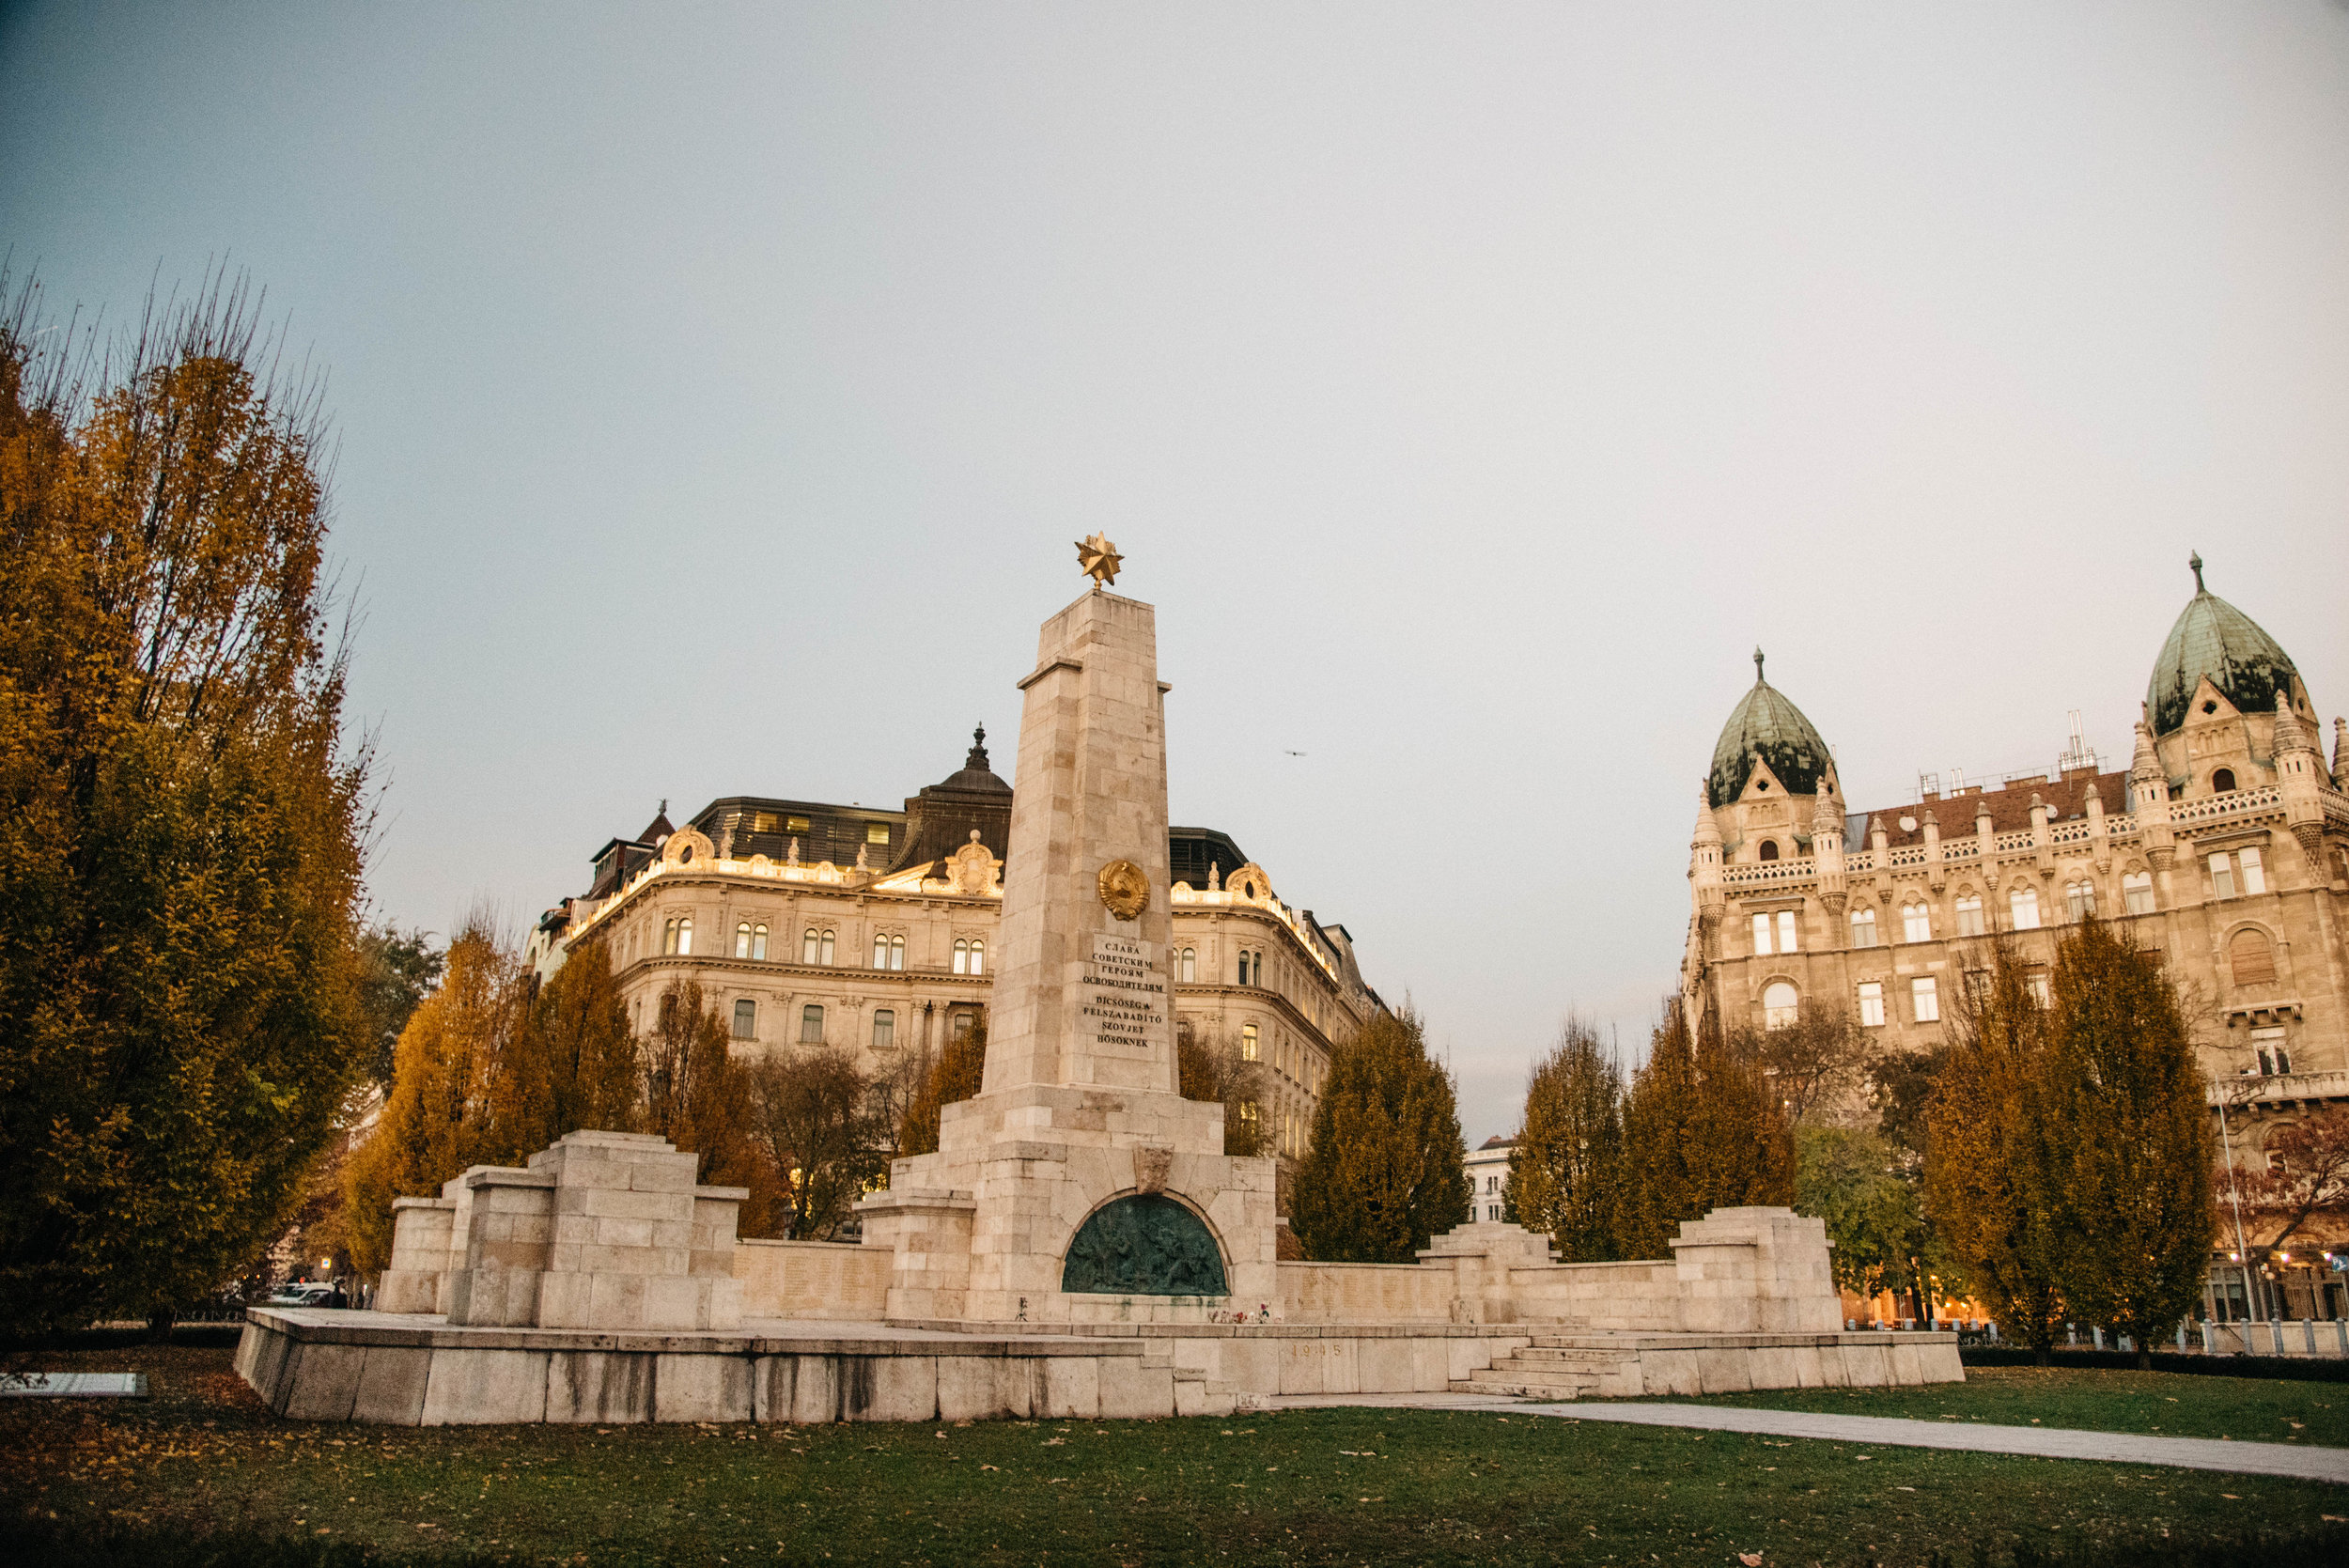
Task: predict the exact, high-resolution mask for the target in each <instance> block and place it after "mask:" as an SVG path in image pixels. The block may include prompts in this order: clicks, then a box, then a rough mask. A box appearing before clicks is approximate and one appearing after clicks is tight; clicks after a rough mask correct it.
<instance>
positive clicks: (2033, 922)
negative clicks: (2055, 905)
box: [2006, 888, 2039, 931]
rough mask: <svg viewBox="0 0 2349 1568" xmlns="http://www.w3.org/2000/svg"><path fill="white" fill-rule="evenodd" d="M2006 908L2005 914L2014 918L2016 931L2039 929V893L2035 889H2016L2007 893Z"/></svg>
mask: <svg viewBox="0 0 2349 1568" xmlns="http://www.w3.org/2000/svg"><path fill="white" fill-rule="evenodd" d="M2006 908H2007V912H2008V913H2009V914H2011V915H2013V916H2014V917H2015V929H2016V930H2017V931H2036V930H2038V929H2039V891H2038V890H2037V889H2036V888H2017V889H2015V891H2014V892H2013V893H2008V894H2007V895H2006Z"/></svg>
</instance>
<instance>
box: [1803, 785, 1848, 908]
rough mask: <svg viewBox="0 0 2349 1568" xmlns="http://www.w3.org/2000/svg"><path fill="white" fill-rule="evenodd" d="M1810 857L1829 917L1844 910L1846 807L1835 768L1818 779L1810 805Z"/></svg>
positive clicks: (1820, 897)
mask: <svg viewBox="0 0 2349 1568" xmlns="http://www.w3.org/2000/svg"><path fill="white" fill-rule="evenodd" d="M1811 858H1812V864H1813V865H1815V866H1816V867H1817V868H1818V873H1819V902H1820V903H1821V904H1823V905H1825V906H1827V912H1828V915H1829V916H1830V917H1836V918H1840V917H1841V916H1842V915H1843V898H1844V894H1843V803H1842V802H1841V801H1840V800H1837V799H1836V798H1835V772H1834V769H1832V768H1829V769H1828V773H1827V776H1826V777H1825V778H1823V779H1821V780H1820V781H1819V798H1818V800H1815V801H1814V802H1812V807H1811Z"/></svg>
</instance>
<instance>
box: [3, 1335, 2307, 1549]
mask: <svg viewBox="0 0 2349 1568" xmlns="http://www.w3.org/2000/svg"><path fill="white" fill-rule="evenodd" d="M39 1361H40V1362H41V1364H43V1365H45V1366H47V1367H49V1368H51V1369H52V1370H86V1371H114V1370H133V1369H135V1370H143V1371H146V1372H148V1374H150V1376H151V1377H152V1380H153V1385H154V1389H155V1397H154V1398H153V1399H152V1400H150V1401H148V1402H147V1403H145V1404H134V1403H131V1402H124V1401H102V1402H101V1401H86V1402H84V1401H76V1402H63V1401H60V1402H37V1401H7V1402H0V1505H4V1506H5V1509H6V1515H5V1518H6V1521H7V1522H6V1523H0V1557H6V1556H8V1537H7V1534H6V1532H7V1531H8V1530H10V1529H14V1530H17V1531H22V1530H23V1529H24V1528H25V1527H24V1524H23V1521H25V1520H26V1519H27V1518H31V1519H33V1520H35V1521H37V1522H38V1523H39V1525H40V1526H41V1527H42V1528H47V1527H46V1521H47V1518H48V1515H50V1514H53V1513H54V1514H55V1515H56V1516H57V1519H58V1521H59V1525H58V1527H57V1528H58V1529H60V1530H61V1531H63V1532H65V1533H68V1534H70V1533H71V1532H72V1531H73V1530H74V1529H101V1528H105V1527H107V1526H108V1524H109V1522H110V1521H113V1522H117V1524H118V1525H119V1526H120V1527H123V1528H129V1529H134V1530H135V1529H146V1530H148V1532H149V1533H148V1535H146V1536H145V1537H144V1538H143V1539H145V1540H146V1541H148V1543H150V1546H149V1548H148V1549H147V1550H146V1551H145V1553H144V1554H143V1555H141V1554H139V1553H137V1552H135V1551H134V1552H133V1553H132V1554H130V1555H126V1556H122V1557H119V1558H112V1559H108V1560H110V1561H113V1560H121V1561H126V1562H127V1561H133V1560H136V1561H142V1562H146V1563H148V1564H155V1563H161V1562H163V1561H166V1560H168V1561H174V1562H176V1561H179V1560H181V1559H179V1558H174V1557H172V1556H171V1549H175V1548H176V1547H177V1545H178V1544H180V1543H184V1542H186V1541H188V1540H191V1539H197V1538H200V1537H201V1536H202V1535H203V1534H204V1532H206V1531H210V1530H227V1529H251V1530H257V1531H259V1532H262V1533H263V1534H266V1535H287V1536H293V1537H299V1538H302V1539H303V1540H304V1541H307V1542H312V1543H343V1544H349V1545H352V1546H356V1547H362V1548H370V1549H379V1550H382V1551H385V1552H390V1553H397V1554H413V1553H418V1552H429V1553H435V1554H448V1555H459V1554H480V1555H482V1556H486V1557H488V1558H490V1559H496V1560H514V1561H531V1562H587V1563H594V1564H607V1563H609V1564H628V1563H656V1562H657V1563H671V1562H675V1563H706V1562H737V1563H741V1562H767V1563H773V1562H786V1563H795V1564H811V1565H813V1564H823V1563H837V1564H843V1565H846V1564H851V1563H875V1564H899V1563H920V1564H929V1563H940V1564H963V1563H983V1564H984V1563H1005V1564H1009V1563H1062V1562H1065V1563H1102V1564H1153V1565H1155V1564H1171V1563H1192V1562H1198V1563H1209V1562H1231V1563H1257V1562H1262V1563H1330V1564H1334V1563H1341V1562H1345V1563H1377V1564H1387V1563H1397V1562H1408V1563H1439V1564H1454V1563H1458V1564H1468V1563H1526V1564H1532V1563H1548V1562H1573V1563H1604V1562H1617V1563H1626V1564H1627V1563H1651V1562H1663V1563H1703V1564H1734V1563H1735V1555H1734V1554H1735V1553H1736V1552H1739V1551H1745V1552H1759V1553H1762V1554H1763V1557H1764V1560H1765V1562H1766V1563H1768V1564H1771V1565H1776V1564H1781V1563H1783V1564H1790V1565H1800V1564H1809V1563H1812V1562H1824V1563H1827V1564H1828V1565H1829V1568H1840V1565H1843V1564H1847V1563H1852V1562H1855V1561H1862V1560H1880V1561H1882V1562H1883V1563H1885V1564H1886V1565H1887V1568H1891V1565H1893V1564H1904V1565H1906V1564H1921V1563H1924V1562H1926V1561H1927V1560H1929V1559H1930V1557H1931V1556H1932V1555H1933V1553H1934V1552H1936V1551H1937V1550H1939V1551H1946V1552H1949V1553H1950V1554H1952V1556H1954V1557H1956V1558H1957V1559H1958V1560H1960V1561H1965V1560H1968V1557H1969V1555H1970V1554H1969V1551H1968V1548H1969V1547H1970V1545H1972V1544H1973V1543H1975V1542H1977V1541H1982V1540H1990V1541H1994V1542H1996V1543H1998V1544H1999V1545H2000V1546H2001V1548H2004V1547H2006V1546H2009V1545H2013V1544H2015V1543H2017V1542H2021V1543H2025V1544H2030V1545H2039V1546H2042V1547H2045V1546H2061V1545H2062V1544H2065V1543H2075V1542H2077V1543H2086V1542H2090V1541H2107V1542H2127V1543H2131V1544H2137V1543H2144V1544H2147V1545H2151V1544H2153V1543H2156V1542H2159V1541H2160V1540H2161V1539H2162V1538H2164V1537H2165V1536H2166V1537H2168V1538H2170V1541H2171V1542H2172V1543H2173V1544H2174V1543H2178V1542H2184V1541H2187V1540H2201V1539H2211V1540H2217V1539H2226V1538H2232V1537H2234V1536H2237V1535H2239V1534H2240V1533H2241V1532H2243V1531H2245V1530H2247V1529H2253V1528H2265V1529H2274V1530H2279V1531H2286V1532H2294V1533H2301V1532H2308V1531H2318V1530H2325V1529H2331V1530H2334V1531H2338V1530H2339V1529H2340V1528H2341V1527H2339V1526H2337V1525H2336V1526H2331V1527H2327V1526H2326V1525H2324V1523H2323V1520H2324V1517H2325V1516H2326V1515H2327V1514H2340V1515H2349V1488H2334V1487H2327V1486H2322V1485H2317V1484H2312V1483H2299V1482H2286V1481H2275V1480H2265V1479H2262V1478H2257V1477H2251V1476H2240V1477H2238V1476H2229V1475H2216V1474H2205V1473H2198V1472H2193V1471H2184V1470H2148V1469H2141V1468H2139V1467H2132V1466H2108V1465H2086V1464H2078V1463H2070V1462H2063V1461H2054V1460H2035V1459H2023V1458H2014V1457H2007V1456H1999V1455H1986V1454H1964V1453H1948V1452H1928V1451H1920V1450H1903V1449H1895V1448H1882V1447H1868V1446H1861V1445H1853V1444H1839V1443H1809V1442H1785V1441H1781V1440H1776V1439H1766V1438H1762V1437H1758V1436H1756V1437H1748V1436H1735V1435H1731V1434H1719V1433H1717V1434H1704V1433H1694V1432H1685V1431H1673V1430H1666V1429H1657V1428H1645V1427H1628V1426H1618V1425H1613V1424H1610V1423H1601V1422H1577V1421H1563V1420H1553V1419H1545V1418H1534V1417H1529V1416H1526V1415H1524V1414H1522V1413H1518V1414H1516V1415H1510V1414H1508V1413H1506V1412H1496V1413H1484V1412H1477V1413H1473V1414H1471V1413H1463V1412H1444V1411H1390V1410H1376V1409H1358V1410H1314V1411H1302V1412H1291V1413H1285V1414H1282V1415H1278V1416H1250V1417H1243V1418H1240V1419H1238V1420H1232V1421H1103V1422H1086V1421H1038V1422H1027V1421H1016V1422H1015V1421H1001V1422H987V1423H981V1424H978V1425H974V1426H952V1425H939V1424H923V1425H913V1426H898V1425H878V1424H875V1425H837V1426H816V1427H783V1426H750V1425H737V1426H708V1427H698V1426H682V1427H678V1426H667V1427H650V1426H624V1427H605V1428H597V1427H553V1426H536V1427H490V1428H449V1427H442V1428H433V1429H427V1430H418V1429H411V1428H395V1427H358V1426H344V1425H305V1424H301V1423H294V1422H288V1421H280V1420H278V1419H277V1418H276V1417H273V1416H272V1415H271V1414H270V1413H269V1412H268V1410H267V1409H266V1408H264V1407H263V1406H262V1405H260V1404H259V1403H258V1402H257V1400H255V1399H254V1398H253V1397H252V1395H251V1394H250V1393H249V1392H248V1391H246V1390H245V1389H243V1386H242V1385H241V1383H239V1382H238V1381H237V1379H236V1377H235V1375H234V1374H233V1373H231V1372H230V1370H229V1364H228V1362H229V1357H228V1352H226V1350H220V1349H195V1348H189V1347H183V1346H168V1347H153V1348H149V1347H139V1348H128V1349H114V1350H102V1351H75V1352H68V1353H57V1354H53V1355H49V1356H45V1357H42V1358H39ZM2063 1375H2069V1376H2076V1377H2080V1378H2091V1377H2104V1378H2126V1377H2129V1376H2131V1375H2133V1374H2063ZM2169 1381H2176V1382H2186V1381H2190V1380H2186V1379H2172V1380H2169ZM1988 1386H1989V1385H1988V1383H1987V1382H1986V1383H1985V1387H1988ZM2014 1386H2015V1387H2022V1386H2023V1385H2021V1384H2016V1385H2014ZM1929 1392H1930V1391H1928V1394H1929ZM2299 1393H2300V1390H2295V1393H2294V1394H2293V1395H2292V1396H2291V1397H2299ZM1919 1397H1927V1395H1920V1396H1919ZM2077 1397H2078V1398H2079V1399H2080V1400H2082V1401H2083V1402H2085V1401H2088V1400H2090V1399H2092V1397H2093V1396H2092V1392H2091V1391H2090V1390H2088V1389H2085V1388H2083V1389H2081V1390H2079V1392H2078V1395H2077ZM2245 1397H2248V1396H2245ZM18 1539H19V1541H20V1543H22V1542H23V1537H22V1535H21V1534H20V1535H19V1537H18ZM2344 1545H2349V1537H2341V1538H2340V1539H2338V1540H2336V1541H2334V1542H2332V1543H2329V1544H2328V1545H2326V1547H2325V1548H2324V1549H2325V1550H2327V1551H2330V1552H2333V1553H2335V1554H2338V1552H2339V1551H2340V1550H2341V1547H2342V1546H2344ZM18 1549H19V1550H20V1551H23V1550H25V1548H24V1547H23V1545H20V1546H19V1547H18ZM26 1555H30V1554H29V1552H28V1553H27V1554H26ZM2268 1560H2269V1561H2274V1560H2275V1559H2273V1558H2270V1559H2268Z"/></svg>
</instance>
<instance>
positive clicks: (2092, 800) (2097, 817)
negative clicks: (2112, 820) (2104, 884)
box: [2085, 779, 2112, 871]
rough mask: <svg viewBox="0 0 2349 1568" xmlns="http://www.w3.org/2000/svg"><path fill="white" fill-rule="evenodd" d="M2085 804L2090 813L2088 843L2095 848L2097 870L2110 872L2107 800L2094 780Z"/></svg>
mask: <svg viewBox="0 0 2349 1568" xmlns="http://www.w3.org/2000/svg"><path fill="white" fill-rule="evenodd" d="M2085 804H2086V808H2087V812H2088V842H2089V843H2090V844H2091V845H2092V846H2094V853H2095V857H2096V869H2097V870H2098V871H2109V870H2111V869H2112V841H2111V839H2110V838H2108V836H2107V829H2106V827H2105V798H2104V795H2103V794H2102V792H2100V791H2099V790H2098V789H2097V788H2096V781H2095V780H2094V779H2090V780H2089V781H2088V799H2087V801H2086V802H2085Z"/></svg>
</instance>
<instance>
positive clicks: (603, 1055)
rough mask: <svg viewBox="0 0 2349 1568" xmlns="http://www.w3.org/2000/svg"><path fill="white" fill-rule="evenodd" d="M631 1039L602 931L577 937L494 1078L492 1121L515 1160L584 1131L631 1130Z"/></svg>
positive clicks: (634, 1080) (634, 1082)
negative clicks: (495, 1082)
mask: <svg viewBox="0 0 2349 1568" xmlns="http://www.w3.org/2000/svg"><path fill="white" fill-rule="evenodd" d="M637 1058H638V1049H637V1044H636V1036H635V1034H634V1032H632V1031H631V1030H630V1028H629V1022H628V1008H627V1005H626V1004H625V1003H624V1002H622V1001H620V988H619V984H618V981H617V979H616V977H614V974H613V972H612V955H611V952H610V950H609V948H608V947H607V945H606V943H605V942H604V940H603V939H602V938H601V937H600V936H596V937H590V938H588V939H585V940H583V941H579V942H574V943H573V944H572V945H571V947H570V949H569V952H568V955H566V957H565V959H564V962H563V967H562V968H561V969H559V970H555V971H554V978H553V979H552V980H550V981H548V982H547V983H546V985H545V986H542V987H541V988H540V989H539V991H538V994H537V997H536V998H535V999H534V1000H532V1001H531V1002H530V1003H529V1007H528V1012H527V1015H526V1017H524V1019H523V1021H522V1027H521V1030H520V1031H519V1032H518V1035H517V1037H516V1039H515V1041H514V1048H513V1050H512V1051H511V1053H510V1054H509V1056H508V1059H507V1060H506V1062H505V1063H503V1064H502V1066H501V1070H500V1072H499V1074H498V1077H497V1084H496V1087H497V1095H496V1101H495V1104H494V1106H493V1108H492V1110H491V1120H492V1122H493V1124H494V1125H495V1126H496V1128H497V1141H498V1143H499V1144H500V1145H501V1146H502V1147H503V1148H505V1149H506V1150H509V1151H511V1156H512V1157H515V1158H527V1157H529V1156H530V1155H531V1154H533V1153H535V1152H537V1150H539V1149H543V1148H545V1147H546V1146H547V1145H548V1144H550V1143H552V1142H553V1141H555V1140H557V1139H559V1138H561V1137H563V1136H564V1135H565V1134H567V1133H573V1132H578V1131H580V1130H581V1129H583V1128H586V1129H592V1130H595V1131H600V1132H628V1131H631V1130H633V1129H634V1127H635V1126H636V1125H637V1122H638V1120H639V1119H640V1115H641V1112H640V1110H639V1108H638V1104H637V1094H638V1090H639V1083H638V1077H637V1067H638V1062H637Z"/></svg>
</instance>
